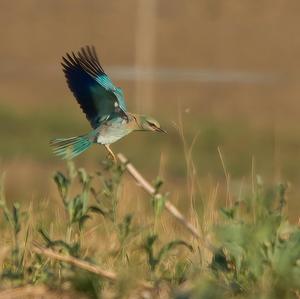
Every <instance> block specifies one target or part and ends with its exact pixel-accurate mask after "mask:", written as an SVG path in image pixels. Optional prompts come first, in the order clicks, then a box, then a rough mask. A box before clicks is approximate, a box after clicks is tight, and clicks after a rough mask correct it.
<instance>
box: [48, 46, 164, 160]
mask: <svg viewBox="0 0 300 299" xmlns="http://www.w3.org/2000/svg"><path fill="white" fill-rule="evenodd" d="M62 59H63V62H62V66H63V71H64V73H65V77H66V79H67V83H68V86H69V88H70V90H71V91H72V93H73V94H74V97H75V98H76V100H77V102H78V104H79V105H80V107H81V109H82V111H83V112H84V113H85V115H86V118H87V119H88V121H89V122H90V124H91V126H92V131H90V132H89V133H87V134H85V135H80V136H76V137H70V138H58V139H54V140H51V141H50V145H51V146H52V148H53V152H54V153H55V154H56V155H58V156H60V157H61V158H63V159H72V158H74V157H76V156H78V155H80V154H81V153H83V152H84V151H85V150H87V149H88V148H89V147H91V146H92V145H93V144H102V145H104V146H105V148H106V149H107V151H108V153H109V155H111V157H112V158H113V159H114V160H115V161H116V157H115V155H114V153H113V151H112V150H111V148H110V145H111V144H112V143H114V142H116V141H118V140H119V139H121V138H123V137H124V136H126V135H128V134H129V133H131V132H133V131H153V132H164V133H165V131H164V130H163V129H162V128H161V127H160V124H159V122H158V121H157V120H155V119H154V118H152V117H150V116H147V115H140V114H134V113H130V112H128V111H127V107H126V102H125V98H124V94H123V91H122V89H121V88H119V87H116V86H115V85H114V84H113V83H112V81H111V80H110V78H109V77H108V76H107V75H106V74H105V72H104V70H103V68H102V66H101V64H100V62H99V59H98V57H97V54H96V51H95V48H94V47H89V46H87V47H84V48H81V50H80V51H79V52H78V53H77V54H74V53H73V52H72V53H71V54H68V53H67V54H66V57H63V58H62Z"/></svg>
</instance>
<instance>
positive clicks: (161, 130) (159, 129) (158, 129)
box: [155, 128, 167, 134]
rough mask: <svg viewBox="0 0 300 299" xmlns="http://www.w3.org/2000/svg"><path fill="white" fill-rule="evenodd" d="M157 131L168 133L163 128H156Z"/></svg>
mask: <svg viewBox="0 0 300 299" xmlns="http://www.w3.org/2000/svg"><path fill="white" fill-rule="evenodd" d="M155 131H156V132H161V133H165V134H167V131H165V130H163V129H162V128H155Z"/></svg>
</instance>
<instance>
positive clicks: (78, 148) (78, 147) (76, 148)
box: [50, 135, 93, 159]
mask: <svg viewBox="0 0 300 299" xmlns="http://www.w3.org/2000/svg"><path fill="white" fill-rule="evenodd" d="M92 144H93V143H92V142H91V141H90V139H89V136H88V135H84V136H77V137H70V138H58V139H54V140H51V141H50V146H51V147H52V149H53V153H54V154H55V155H57V156H59V157H61V158H62V159H73V158H75V157H76V156H78V155H80V154H81V153H83V152H84V151H85V150H87V149H88V148H89V147H90V146H91V145H92Z"/></svg>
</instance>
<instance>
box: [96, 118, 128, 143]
mask: <svg viewBox="0 0 300 299" xmlns="http://www.w3.org/2000/svg"><path fill="white" fill-rule="evenodd" d="M97 131H98V136H97V143H100V144H111V143H114V142H116V141H118V140H119V139H121V138H123V137H124V136H126V135H127V134H129V133H130V132H132V129H131V128H129V127H128V126H127V122H126V120H124V119H122V118H119V119H114V120H112V121H110V122H107V123H104V124H102V125H100V127H99V128H98V129H97Z"/></svg>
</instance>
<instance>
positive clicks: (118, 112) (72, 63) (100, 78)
mask: <svg viewBox="0 0 300 299" xmlns="http://www.w3.org/2000/svg"><path fill="white" fill-rule="evenodd" d="M62 66H63V71H64V73H65V76H66V79H67V83H68V85H69V88H70V89H71V91H72V92H73V94H74V96H75V98H76V100H77V102H78V103H79V105H80V107H81V109H82V110H83V112H84V113H85V115H86V117H87V119H88V120H89V122H90V123H91V126H92V127H93V128H97V127H98V126H99V125H100V124H101V122H103V121H105V120H107V119H109V118H112V117H117V116H121V117H127V116H126V103H125V99H124V95H123V91H122V89H120V88H117V87H115V86H114V84H113V83H112V81H111V80H110V78H109V77H108V76H107V75H106V74H105V72H104V70H103V68H102V66H101V65H100V62H99V59H98V57H97V54H96V51H95V48H94V47H89V46H87V47H85V48H81V50H80V51H79V52H78V53H77V55H76V54H74V53H73V52H72V53H71V54H68V53H67V54H66V57H63V62H62Z"/></svg>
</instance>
